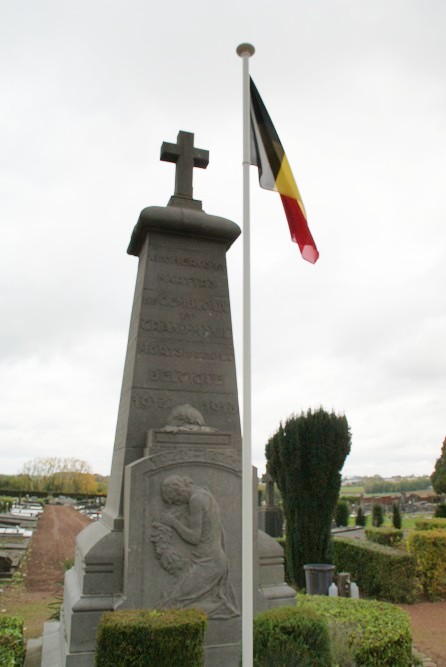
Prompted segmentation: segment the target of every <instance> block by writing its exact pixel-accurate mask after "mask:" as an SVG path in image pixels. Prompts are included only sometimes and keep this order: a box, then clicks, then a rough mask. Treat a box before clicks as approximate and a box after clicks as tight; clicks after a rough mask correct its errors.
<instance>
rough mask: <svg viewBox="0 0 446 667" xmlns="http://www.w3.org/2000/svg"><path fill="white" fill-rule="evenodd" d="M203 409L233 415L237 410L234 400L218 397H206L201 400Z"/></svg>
mask: <svg viewBox="0 0 446 667" xmlns="http://www.w3.org/2000/svg"><path fill="white" fill-rule="evenodd" d="M200 407H201V409H204V410H207V411H208V412H223V413H224V414H228V415H233V414H235V412H236V407H235V403H234V401H221V400H218V399H217V400H216V399H206V400H203V401H201V406H200Z"/></svg>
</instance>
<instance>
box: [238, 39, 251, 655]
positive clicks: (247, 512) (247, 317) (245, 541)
mask: <svg viewBox="0 0 446 667" xmlns="http://www.w3.org/2000/svg"><path fill="white" fill-rule="evenodd" d="M254 50H255V49H254V47H253V46H252V44H240V45H239V46H238V47H237V54H238V55H239V56H240V57H241V58H242V60H243V448H242V660H243V662H242V664H243V667H252V664H253V620H254V619H253V615H254V613H253V612H254V610H253V602H254V590H253V575H254V570H253V530H254V526H253V502H252V496H253V486H252V456H251V248H250V210H249V165H250V157H251V156H250V150H251V132H250V90H249V58H250V57H251V56H252V55H253V54H254Z"/></svg>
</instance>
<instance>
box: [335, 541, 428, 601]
mask: <svg viewBox="0 0 446 667" xmlns="http://www.w3.org/2000/svg"><path fill="white" fill-rule="evenodd" d="M333 563H334V565H335V566H336V570H337V572H350V574H351V575H352V580H353V581H355V582H356V583H357V584H358V586H359V589H360V591H363V592H364V593H365V594H366V595H370V596H371V597H377V598H381V599H384V600H390V601H391V602H409V603H410V602H413V601H414V599H415V594H416V590H417V581H416V564H415V558H414V557H413V556H411V555H410V554H408V553H406V552H404V551H401V550H400V549H393V548H391V547H386V546H384V545H381V544H374V543H372V542H363V541H361V540H355V539H352V538H347V537H340V538H336V539H334V540H333Z"/></svg>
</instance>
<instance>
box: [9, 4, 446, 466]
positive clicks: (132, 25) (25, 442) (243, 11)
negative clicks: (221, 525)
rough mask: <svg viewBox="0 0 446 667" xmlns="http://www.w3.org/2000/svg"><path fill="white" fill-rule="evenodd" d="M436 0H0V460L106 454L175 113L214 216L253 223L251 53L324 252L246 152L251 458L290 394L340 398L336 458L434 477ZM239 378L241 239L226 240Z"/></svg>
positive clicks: (439, 192)
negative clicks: (288, 215) (306, 238)
mask: <svg viewBox="0 0 446 667" xmlns="http://www.w3.org/2000/svg"><path fill="white" fill-rule="evenodd" d="M445 29H446V3H445V2H444V1H443V0H362V1H359V0H339V1H336V0H331V1H330V0H313V1H311V2H310V1H306V2H304V1H303V0H293V1H291V0H289V1H284V0H282V1H280V0H279V1H277V0H276V2H275V3H273V4H272V3H271V2H265V1H264V0H255V1H254V0H248V1H243V0H225V2H222V3H213V2H209V0H202V1H199V2H194V1H193V0H191V1H190V2H184V1H180V0H172V1H171V2H165V3H154V2H149V0H70V1H67V0H1V1H0V54H1V56H0V81H1V94H0V146H1V149H0V271H1V289H0V313H1V322H2V324H1V339H0V442H1V454H0V472H1V473H16V472H19V471H20V469H21V467H22V465H23V463H24V462H26V461H28V460H30V459H32V458H35V457H41V456H76V457H78V458H81V459H85V460H87V461H88V462H89V463H90V464H91V465H92V467H93V469H94V471H95V472H99V473H102V474H108V473H109V471H110V464H111V456H112V450H113V441H114V431H115V426H116V417H117V408H118V401H119V395H120V389H121V379H122V371H123V366H124V359H125V351H126V344H127V335H128V324H129V318H130V310H131V306H132V300H133V290H134V284H135V277H136V270H137V259H136V258H135V257H131V256H129V255H127V254H126V249H127V245H128V242H129V239H130V235H131V232H132V229H133V226H134V224H135V223H136V221H137V219H138V216H139V212H140V211H141V209H142V208H144V207H146V206H151V205H165V204H167V201H168V199H169V197H170V195H171V194H172V192H173V187H174V168H173V166H172V165H170V164H167V163H162V162H160V161H159V151H160V146H161V143H162V142H163V141H164V140H165V141H170V142H172V141H175V140H176V136H177V133H178V131H179V130H180V129H182V130H186V131H190V132H194V133H195V145H196V146H198V147H200V148H205V149H208V150H209V151H210V164H209V166H208V168H207V170H195V174H194V195H195V197H196V198H198V199H201V200H202V201H203V206H204V209H205V211H206V212H207V213H211V214H215V215H221V216H223V217H227V218H230V219H232V220H234V221H235V222H237V223H238V224H239V225H240V226H242V167H241V160H242V118H241V112H242V108H241V107H242V97H241V92H242V91H241V85H242V67H241V60H240V59H239V58H238V57H237V55H236V53H235V49H236V47H237V45H238V44H239V43H240V42H243V41H250V42H252V43H253V44H254V45H255V47H256V54H255V56H254V57H253V58H252V59H251V61H250V67H251V74H252V76H253V79H254V80H255V82H256V85H257V87H258V89H259V91H260V94H261V95H262V97H263V99H264V102H265V104H266V106H267V108H268V110H269V112H270V115H271V117H272V120H273V122H274V124H275V126H276V129H277V131H278V133H279V136H280V137H281V140H282V143H283V145H284V148H285V151H286V153H287V156H288V159H289V162H290V164H291V168H292V170H293V172H294V175H295V177H296V180H297V183H298V185H299V188H300V191H301V194H302V198H303V201H304V203H305V206H306V209H307V214H308V219H309V225H310V229H311V231H312V233H313V236H314V238H315V241H316V243H317V246H318V249H319V252H320V259H319V261H318V263H317V264H316V265H314V266H313V265H311V264H309V263H307V262H305V261H304V260H302V259H301V257H300V253H299V249H298V247H297V246H296V245H295V244H293V243H292V242H291V241H290V238H289V232H288V227H287V223H286V219H285V216H284V213H283V209H282V205H281V202H280V197H279V196H278V195H277V194H275V193H272V192H268V191H264V190H261V189H260V188H259V187H258V182H257V173H256V170H255V169H254V168H252V170H251V184H252V185H251V206H252V213H251V215H252V221H251V225H252V231H251V234H252V306H253V310H252V327H253V397H252V400H253V458H254V463H255V464H256V465H258V467H259V469H260V471H261V472H262V471H263V469H264V448H265V443H266V442H267V440H268V438H269V437H270V436H271V435H272V434H273V433H274V432H275V430H276V429H277V428H278V426H279V423H280V421H281V420H285V419H286V418H287V417H288V416H289V415H291V414H292V413H293V412H295V413H299V412H300V411H301V410H305V411H306V410H307V409H308V408H309V407H313V408H317V407H319V406H320V405H322V406H323V407H325V408H326V409H328V410H332V409H333V410H335V411H336V412H338V413H345V415H346V416H347V419H348V421H349V424H350V426H351V430H352V451H351V454H350V456H349V458H348V460H347V462H346V465H345V467H344V474H346V475H355V474H375V473H377V474H381V475H384V476H386V475H392V474H430V473H431V472H432V470H433V467H434V463H435V460H436V458H437V457H438V456H439V454H440V450H441V444H442V442H443V439H444V437H445V435H446V306H445V286H446V262H445V245H446V227H445V219H446V197H445V194H444V192H445V178H446V40H445V38H444V34H445ZM228 267H229V277H230V278H229V279H230V292H231V304H232V315H233V325H234V341H235V346H236V357H237V364H238V375H239V388H240V389H241V380H242V378H241V366H242V358H241V352H242V350H241V326H242V312H241V296H242V295H241V291H242V290H241V281H242V277H241V276H242V273H241V272H242V241H241V239H240V240H239V241H238V242H237V243H236V244H235V245H234V246H233V247H232V249H231V250H230V251H229V253H228Z"/></svg>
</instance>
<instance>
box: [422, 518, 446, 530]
mask: <svg viewBox="0 0 446 667" xmlns="http://www.w3.org/2000/svg"><path fill="white" fill-rule="evenodd" d="M415 530H446V519H443V518H438V519H437V518H435V519H417V520H416V521H415Z"/></svg>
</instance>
